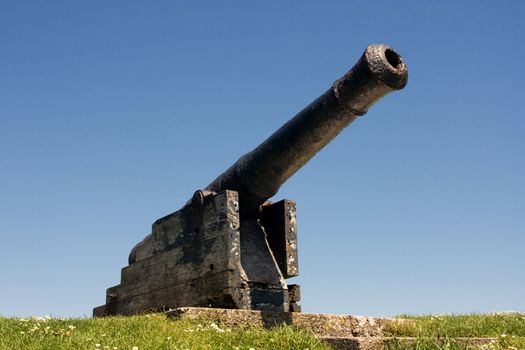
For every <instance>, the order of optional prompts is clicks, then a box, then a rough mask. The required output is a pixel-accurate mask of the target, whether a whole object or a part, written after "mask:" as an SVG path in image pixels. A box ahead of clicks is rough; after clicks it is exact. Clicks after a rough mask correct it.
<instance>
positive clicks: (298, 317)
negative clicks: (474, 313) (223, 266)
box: [167, 307, 494, 350]
mask: <svg viewBox="0 0 525 350" xmlns="http://www.w3.org/2000/svg"><path fill="white" fill-rule="evenodd" d="M167 315H168V317H173V318H176V319H187V320H200V321H208V322H215V323H218V324H221V325H224V326H226V327H230V328H231V327H264V328H271V327H275V326H278V325H282V324H287V325H292V326H294V327H295V328H297V329H300V330H305V331H310V332H313V333H314V334H315V335H316V336H317V337H318V338H319V339H320V340H321V341H323V342H325V343H326V344H328V345H330V346H331V347H332V348H333V349H336V350H387V349H389V348H391V347H392V345H393V344H398V345H401V346H403V347H412V346H417V345H416V343H417V341H418V339H416V338H394V337H385V336H384V329H385V326H386V325H387V324H388V323H390V322H396V323H398V322H410V320H405V319H395V318H380V317H364V316H350V315H328V314H308V313H299V312H276V311H256V310H234V309H213V308H198V307H183V308H178V309H175V310H171V311H168V312H167ZM445 340H446V339H445V338H444V339H442V341H445ZM453 341H454V342H455V343H456V344H461V345H464V346H471V347H480V346H482V345H485V344H490V343H491V342H492V341H494V339H493V338H455V339H453Z"/></svg>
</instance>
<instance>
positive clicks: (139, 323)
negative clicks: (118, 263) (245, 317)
mask: <svg viewBox="0 0 525 350" xmlns="http://www.w3.org/2000/svg"><path fill="white" fill-rule="evenodd" d="M401 317H402V318H406V319H409V320H410V322H406V323H403V324H392V325H389V326H388V327H387V329H386V331H385V336H390V337H397V338H404V337H414V338H416V341H415V342H414V343H412V344H407V343H403V342H392V343H391V344H390V346H389V349H391V350H401V349H412V350H430V349H436V350H445V349H447V350H456V349H457V350H459V349H461V350H465V349H472V350H474V349H483V350H525V314H519V313H512V314H498V315H449V316H417V317H414V316H407V315H404V316H401ZM462 337H476V338H494V340H493V342H491V343H489V344H486V345H484V346H468V345H465V344H461V343H458V342H456V341H455V339H454V338H462ZM7 349H9V350H11V349H24V350H25V349H28V350H36V349H46V350H48V349H53V350H55V349H56V350H62V349H79V350H84V349H90V350H146V349H219V350H220V349H238V350H241V349H242V350H250V349H255V350H260V349H303V350H305V349H310V350H313V349H329V347H328V346H326V345H324V344H322V343H320V342H319V341H318V340H317V339H316V338H315V336H314V335H313V334H312V333H308V332H302V331H298V330H296V329H294V328H293V327H291V326H280V327H277V328H274V329H272V330H265V329H261V328H256V327H244V328H243V327H241V328H235V329H228V328H226V327H223V326H222V325H217V324H215V323H212V322H204V321H202V322H196V321H188V320H172V319H167V318H166V317H165V316H164V315H162V314H151V315H145V316H134V317H108V318H86V319H47V318H41V317H33V318H30V319H19V318H0V350H7Z"/></svg>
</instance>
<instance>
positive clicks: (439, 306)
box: [0, 0, 525, 316]
mask: <svg viewBox="0 0 525 350" xmlns="http://www.w3.org/2000/svg"><path fill="white" fill-rule="evenodd" d="M524 18H525V2H523V1H498V2H496V1H461V2H459V1H458V2H456V1H449V2H443V1H397V2H392V1H317V2H314V1H259V2H254V1H208V2H204V1H95V0H91V1H14V0H13V1H10V0H3V1H1V2H0V239H1V240H0V254H1V260H2V263H1V264H0V315H3V316H25V315H32V314H38V315H46V314H51V315H54V316H83V315H88V316H89V315H91V310H92V308H93V307H94V306H98V305H101V304H103V303H104V300H105V290H106V288H108V287H110V286H113V285H116V284H118V283H119V278H120V269H121V268H122V267H124V266H126V265H127V256H128V253H129V251H130V249H131V248H132V247H133V245H134V244H135V243H137V242H139V241H140V240H141V239H142V238H143V237H144V236H145V235H147V234H148V233H150V229H151V224H152V223H153V222H154V221H155V220H156V219H158V218H160V217H162V216H164V215H166V214H168V213H170V212H173V211H175V210H177V209H178V208H180V207H181V206H182V204H183V203H185V202H186V201H187V200H188V199H189V198H190V197H191V195H192V194H193V192H194V191H195V190H197V189H200V188H203V187H204V186H206V185H207V184H208V183H210V182H211V180H213V179H214V178H215V177H216V176H217V175H218V174H220V173H221V172H222V171H224V170H225V169H226V168H227V167H228V166H229V165H231V164H232V163H233V162H234V161H236V160H237V158H238V157H239V156H241V155H242V154H244V153H246V152H248V151H250V150H251V149H252V148H254V147H255V146H257V145H258V144H259V143H260V142H261V141H263V140H264V139H265V138H266V137H267V136H269V135H270V134H271V133H272V132H273V131H274V130H276V129H277V128H278V127H280V126H281V125H282V124H283V123H284V122H285V121H287V120H288V119H289V118H291V117H293V116H294V115H295V113H296V112H298V111H299V110H301V109H302V108H303V107H304V106H306V105H307V104H308V103H310V102H311V101H312V100H313V99H314V98H316V97H317V96H318V95H320V94H321V93H322V92H324V91H325V90H326V89H327V88H328V87H329V86H330V85H331V84H332V82H333V81H334V80H336V79H337V78H339V77H340V76H341V75H343V74H344V73H345V72H346V71H347V70H348V69H350V68H351V67H352V65H353V64H354V63H355V61H356V60H357V59H358V58H359V56H360V55H361V54H362V52H363V50H364V49H365V47H366V46H367V45H368V44H370V43H385V44H389V45H391V46H392V47H394V48H395V49H397V50H398V52H399V53H400V54H401V55H402V56H403V57H404V59H405V61H406V62H407V64H408V67H409V75H410V77H409V83H408V86H407V87H406V89H405V90H403V91H401V92H398V93H395V94H392V95H389V96H387V97H386V98H385V99H384V100H382V101H381V102H380V103H378V104H377V105H375V106H373V107H372V108H371V109H370V111H369V113H368V114H367V115H366V116H364V117H362V118H360V119H358V120H357V121H355V122H354V123H353V124H352V125H350V126H349V127H348V128H347V129H346V130H345V131H344V132H342V133H341V134H340V135H339V136H338V138H337V139H335V140H334V141H333V142H332V143H331V144H329V145H328V146H327V147H326V148H325V149H324V150H323V151H321V152H320V153H319V154H318V155H317V156H316V157H315V158H314V159H313V160H312V161H311V162H310V163H308V164H307V165H306V166H305V167H304V168H303V169H302V170H300V171H299V172H298V173H297V174H296V175H295V176H294V177H293V178H292V179H290V180H289V181H288V182H287V183H286V184H285V185H284V186H283V187H282V189H281V191H280V193H279V194H278V195H277V196H276V197H275V199H277V200H278V199H281V198H289V199H294V200H296V201H297V203H298V204H297V210H298V214H297V216H298V225H299V227H298V232H299V263H300V272H301V275H300V277H298V278H295V279H294V280H292V281H293V282H294V283H299V284H301V288H302V305H303V311H306V312H327V313H349V314H362V315H373V316H377V315H387V316H388V315H395V314H400V313H414V314H421V313H465V312H489V311H495V310H499V311H504V310H516V311H525V157H524V150H525V121H524V115H523V113H524V112H523V101H524V99H525V88H524V84H523V80H524V79H525V68H524V67H525V38H524V37H525V35H524V33H525V22H524ZM292 281H290V282H292Z"/></svg>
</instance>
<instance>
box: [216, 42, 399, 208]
mask: <svg viewBox="0 0 525 350" xmlns="http://www.w3.org/2000/svg"><path fill="white" fill-rule="evenodd" d="M407 80H408V69H407V66H406V64H405V63H404V61H403V59H402V58H401V56H400V55H399V54H398V53H397V52H396V51H395V50H394V49H392V48H391V47H389V46H387V45H370V46H368V47H367V48H366V50H365V52H364V53H363V55H362V56H361V58H360V59H359V61H358V62H357V63H356V64H355V65H354V67H353V68H352V69H351V70H350V71H349V72H348V73H346V74H345V75H344V76H343V77H342V78H341V79H339V80H337V81H336V82H335V83H334V84H333V85H332V87H331V88H330V89H328V90H327V91H326V92H325V93H323V94H322V95H321V96H320V97H318V98H317V99H316V100H315V101H313V102H312V103H311V104H310V105H308V106H307V107H306V108H304V109H303V110H302V111H301V112H299V114H297V115H296V116H295V117H294V118H292V119H291V120H290V121H288V122H287V123H286V124H285V125H283V126H282V127H281V128H280V129H279V130H277V131H276V132H275V133H274V134H273V135H271V136H270V137H269V138H268V139H267V140H266V141H264V142H263V143H262V144H261V145H259V146H258V147H257V148H255V149H254V150H253V151H251V152H250V153H247V154H245V155H244V156H242V157H241V158H240V159H239V160H238V161H237V162H236V163H235V164H233V165H232V166H231V167H230V168H229V169H228V170H226V171H225V172H224V173H223V174H221V175H220V176H219V177H217V178H216V179H215V180H214V181H213V182H212V183H211V184H209V185H208V186H207V187H206V190H210V191H214V192H219V191H222V190H226V189H229V190H235V191H238V192H239V195H240V198H239V199H240V209H241V212H242V213H243V215H248V216H257V215H258V207H259V206H260V205H261V204H262V203H263V202H264V201H266V200H267V199H268V198H270V197H272V196H273V195H274V194H276V193H277V191H278V190H279V188H280V187H281V185H282V184H283V183H284V182H285V181H286V180H287V179H288V178H290V177H291V176H292V175H293V174H294V173H295V172H297V171H298V170H299V169H300V168H301V167H302V166H303V165H304V164H305V163H307V162H308V161H309V160H310V159H311V158H312V157H313V156H314V155H315V154H316V153H317V152H319V151H320V150H321V149H322V148H323V147H324V146H326V145H327V144H328V143H329V142H330V141H331V140H332V139H333V138H334V137H336V136H337V135H338V134H339V133H340V132H341V131H342V130H343V129H344V128H345V127H346V126H348V125H349V124H350V123H351V122H352V121H354V120H355V119H356V118H357V117H358V116H360V115H363V114H365V113H366V112H367V111H368V108H369V107H370V106H371V105H372V104H374V103H375V102H377V101H378V100H379V99H381V98H382V97H383V96H385V95H386V94H388V93H390V92H392V91H395V90H400V89H402V88H404V87H405V85H406V83H407Z"/></svg>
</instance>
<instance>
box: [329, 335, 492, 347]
mask: <svg viewBox="0 0 525 350" xmlns="http://www.w3.org/2000/svg"><path fill="white" fill-rule="evenodd" d="M319 339H320V340H321V341H323V342H324V343H326V344H328V345H330V346H331V347H332V348H333V349H334V350H388V349H391V348H392V345H394V344H397V345H401V347H403V348H405V347H406V348H411V347H413V346H414V345H416V343H417V341H418V339H417V338H410V337H403V338H394V337H319ZM422 339H423V338H419V340H422ZM423 340H424V339H423ZM448 340H451V341H452V342H454V343H456V344H458V345H462V346H465V347H466V346H468V347H472V348H474V347H475V348H480V347H482V346H484V345H488V344H491V343H493V342H495V341H496V339H495V338H449V339H448ZM433 341H435V340H433ZM446 341H447V339H445V338H443V339H441V340H439V341H437V344H436V345H439V346H442V347H443V348H446V347H445V344H446Z"/></svg>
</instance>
